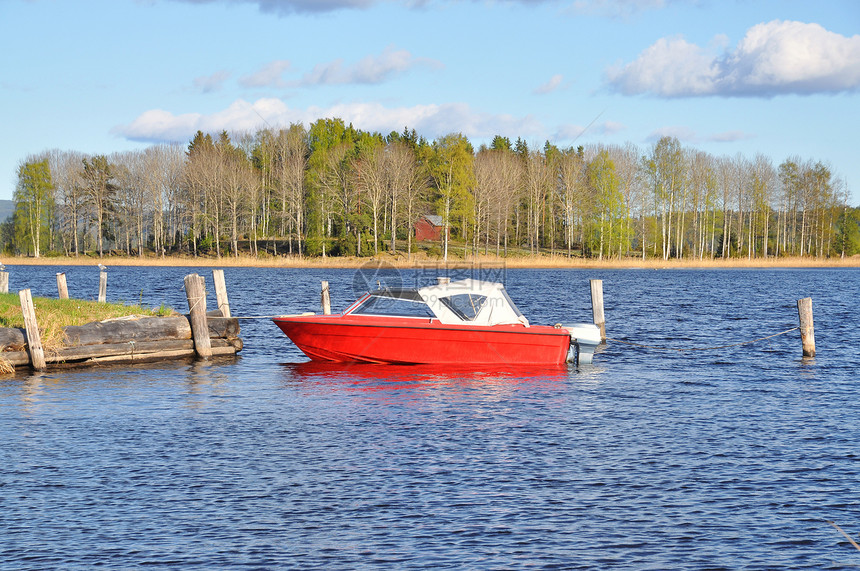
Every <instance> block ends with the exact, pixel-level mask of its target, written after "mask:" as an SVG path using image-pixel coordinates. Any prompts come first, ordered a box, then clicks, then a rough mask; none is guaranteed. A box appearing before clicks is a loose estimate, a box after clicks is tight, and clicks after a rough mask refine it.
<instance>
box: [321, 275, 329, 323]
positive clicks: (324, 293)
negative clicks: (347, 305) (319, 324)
mask: <svg viewBox="0 0 860 571" xmlns="http://www.w3.org/2000/svg"><path fill="white" fill-rule="evenodd" d="M321 286H322V287H321V289H320V303H321V304H322V310H323V315H331V295H330V294H329V291H328V282H327V281H325V280H323V281H322V283H321Z"/></svg>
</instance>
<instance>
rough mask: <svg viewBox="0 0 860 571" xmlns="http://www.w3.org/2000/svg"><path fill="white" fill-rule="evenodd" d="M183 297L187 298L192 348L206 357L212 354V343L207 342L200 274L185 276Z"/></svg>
mask: <svg viewBox="0 0 860 571" xmlns="http://www.w3.org/2000/svg"><path fill="white" fill-rule="evenodd" d="M185 297H186V298H187V299H188V312H189V321H191V337H192V339H194V350H195V351H196V352H197V355H198V356H199V357H200V358H202V359H207V358H208V357H209V356H211V355H212V344H211V343H210V342H209V328H208V326H207V325H206V288H205V286H204V280H203V277H202V276H199V275H197V274H189V275H187V276H185Z"/></svg>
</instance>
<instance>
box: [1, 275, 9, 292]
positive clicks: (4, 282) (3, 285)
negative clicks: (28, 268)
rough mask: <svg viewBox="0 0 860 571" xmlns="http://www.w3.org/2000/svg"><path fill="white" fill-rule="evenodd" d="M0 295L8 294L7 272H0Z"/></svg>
mask: <svg viewBox="0 0 860 571" xmlns="http://www.w3.org/2000/svg"><path fill="white" fill-rule="evenodd" d="M0 293H9V272H0Z"/></svg>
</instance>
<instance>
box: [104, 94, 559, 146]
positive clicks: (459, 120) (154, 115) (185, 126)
mask: <svg viewBox="0 0 860 571" xmlns="http://www.w3.org/2000/svg"><path fill="white" fill-rule="evenodd" d="M327 117H339V118H341V119H343V120H344V121H345V122H347V123H352V124H353V125H354V126H355V127H356V128H359V129H363V130H366V131H379V132H381V133H388V132H390V131H402V130H403V128H404V127H409V128H410V129H413V128H414V129H416V130H417V131H418V132H420V133H421V134H422V135H424V136H427V137H437V136H440V135H444V134H447V133H451V132H459V133H462V134H463V135H465V136H467V137H470V138H488V137H492V136H493V135H496V134H498V133H505V132H515V133H520V134H522V135H523V136H540V135H541V134H542V133H543V131H544V129H543V126H542V125H541V124H540V122H539V121H538V120H537V119H535V118H534V117H532V116H526V117H513V116H511V115H493V114H490V113H483V112H480V111H476V110H474V109H472V108H471V107H469V106H468V105H466V104H463V103H446V104H441V105H435V104H431V105H415V106H412V107H394V108H392V107H385V106H383V105H382V104H380V103H344V104H338V105H334V106H331V107H327V108H322V107H308V108H306V109H292V108H290V107H288V106H287V105H286V104H285V103H284V102H283V101H281V100H280V99H258V100H257V101H255V102H254V103H249V102H247V101H244V100H241V99H240V100H237V101H235V102H233V103H232V104H231V105H230V106H229V107H227V108H226V109H224V110H222V111H218V112H216V113H212V114H208V115H204V114H201V113H186V114H181V115H174V114H172V113H170V112H169V111H164V110H161V109H154V110H150V111H146V112H144V113H142V114H141V115H140V116H139V117H137V118H136V119H135V120H134V121H132V122H131V123H130V124H128V125H120V126H117V127H115V128H114V129H113V131H112V132H113V133H114V134H115V135H117V136H120V137H124V138H126V139H129V140H134V141H145V142H162V141H174V142H183V141H189V140H190V139H191V138H192V137H193V135H194V133H195V132H197V131H198V130H199V131H203V132H204V133H218V132H220V131H223V130H226V131H228V132H237V131H238V132H242V131H253V130H256V129H259V128H262V127H266V126H269V125H271V126H276V127H277V126H287V125H290V124H291V123H304V124H305V125H309V124H310V123H312V122H314V121H316V120H317V119H321V118H327Z"/></svg>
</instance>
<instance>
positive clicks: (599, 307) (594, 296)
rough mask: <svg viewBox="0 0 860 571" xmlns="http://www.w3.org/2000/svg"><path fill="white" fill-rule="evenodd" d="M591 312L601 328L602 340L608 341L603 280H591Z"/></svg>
mask: <svg viewBox="0 0 860 571" xmlns="http://www.w3.org/2000/svg"><path fill="white" fill-rule="evenodd" d="M591 312H592V314H593V315H594V324H595V325H597V327H599V328H600V341H601V342H604V341H606V319H605V318H604V317H603V280H591Z"/></svg>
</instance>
